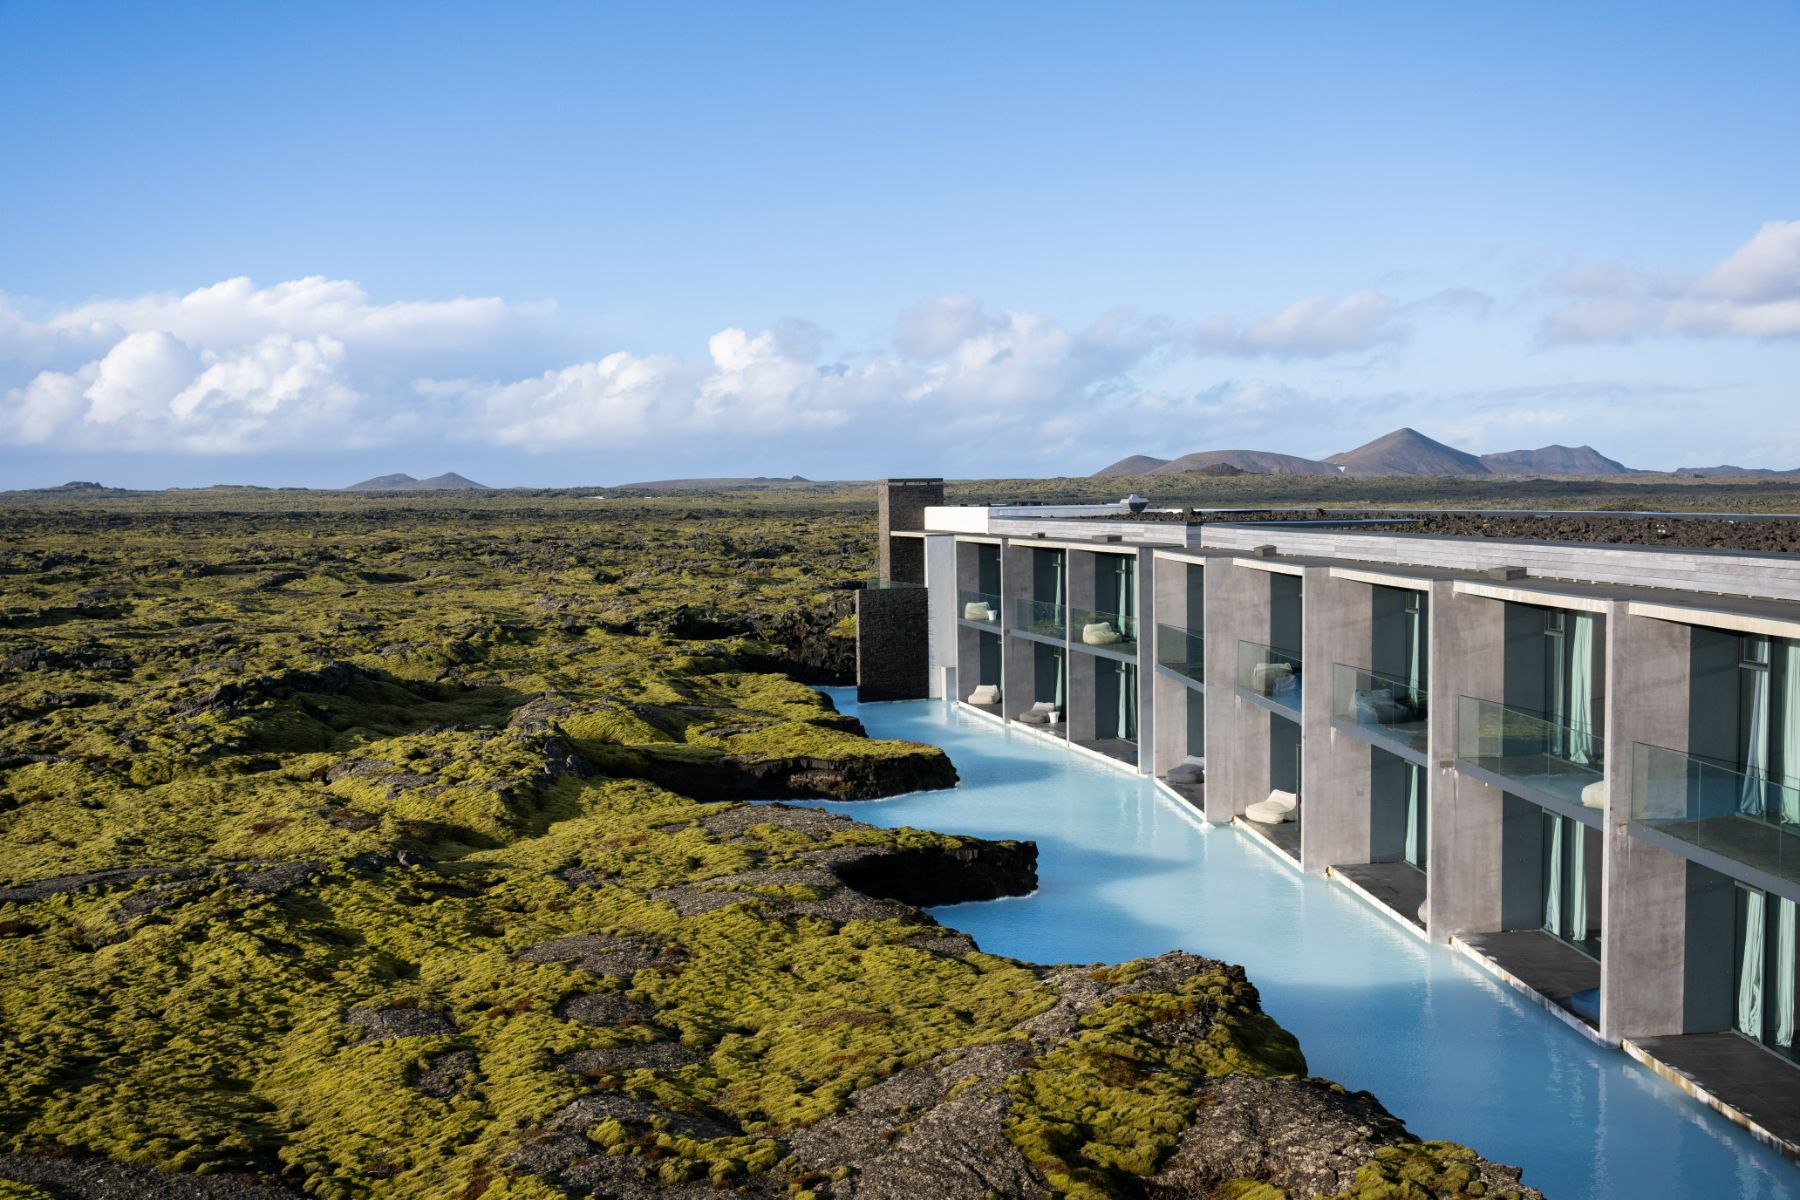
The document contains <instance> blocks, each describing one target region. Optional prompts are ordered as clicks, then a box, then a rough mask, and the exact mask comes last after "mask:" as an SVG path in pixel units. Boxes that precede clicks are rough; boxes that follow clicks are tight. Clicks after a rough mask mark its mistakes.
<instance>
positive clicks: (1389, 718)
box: [1331, 663, 1427, 754]
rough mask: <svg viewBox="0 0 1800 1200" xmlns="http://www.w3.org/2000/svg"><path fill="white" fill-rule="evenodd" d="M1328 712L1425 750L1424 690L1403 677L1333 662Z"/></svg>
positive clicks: (1409, 747)
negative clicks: (1329, 710) (1329, 708)
mask: <svg viewBox="0 0 1800 1200" xmlns="http://www.w3.org/2000/svg"><path fill="white" fill-rule="evenodd" d="M1331 715H1332V716H1333V717H1336V718H1337V719H1338V720H1340V721H1349V722H1350V723H1351V724H1353V725H1361V726H1365V727H1366V728H1369V729H1371V730H1374V731H1375V732H1377V733H1380V734H1381V735H1382V736H1384V737H1387V738H1391V739H1392V740H1394V741H1396V742H1399V743H1400V744H1401V745H1402V746H1405V747H1406V748H1407V749H1409V750H1417V751H1418V752H1419V753H1421V754H1423V753H1424V752H1425V734H1426V728H1427V727H1426V724H1425V722H1426V717H1427V711H1426V705H1425V690H1424V689H1423V688H1416V687H1413V686H1412V685H1411V684H1410V683H1409V682H1407V681H1406V680H1404V679H1400V678H1397V677H1396V676H1393V675H1383V674H1381V673H1380V672H1377V671H1364V670H1362V669H1361V668H1359V667H1347V666H1345V665H1344V664H1343V663H1333V664H1332V667H1331Z"/></svg>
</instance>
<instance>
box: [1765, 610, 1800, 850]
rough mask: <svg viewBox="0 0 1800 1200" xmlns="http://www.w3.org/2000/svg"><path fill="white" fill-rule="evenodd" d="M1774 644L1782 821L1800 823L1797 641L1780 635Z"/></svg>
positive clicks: (1799, 666)
mask: <svg viewBox="0 0 1800 1200" xmlns="http://www.w3.org/2000/svg"><path fill="white" fill-rule="evenodd" d="M1775 644H1776V645H1777V646H1779V647H1781V654H1780V655H1779V656H1776V655H1773V654H1772V655H1770V656H1769V657H1770V658H1771V660H1773V661H1776V662H1779V663H1780V664H1781V680H1780V683H1781V734H1780V741H1778V742H1777V743H1776V746H1777V747H1778V748H1779V749H1780V751H1781V762H1780V771H1781V781H1780V782H1781V792H1780V797H1781V798H1780V809H1781V820H1782V822H1783V823H1784V824H1787V825H1800V778H1796V776H1800V642H1796V641H1793V640H1791V639H1789V638H1782V639H1781V640H1780V641H1778V642H1777V643H1775Z"/></svg>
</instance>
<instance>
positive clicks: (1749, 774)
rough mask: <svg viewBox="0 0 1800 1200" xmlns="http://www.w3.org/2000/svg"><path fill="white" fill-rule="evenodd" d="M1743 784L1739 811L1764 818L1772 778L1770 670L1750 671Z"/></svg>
mask: <svg viewBox="0 0 1800 1200" xmlns="http://www.w3.org/2000/svg"><path fill="white" fill-rule="evenodd" d="M1746 726H1747V728H1748V730H1749V739H1748V744H1747V745H1746V746H1745V747H1744V782H1743V785H1742V786H1741V787H1740V788H1738V811H1739V812H1741V813H1743V814H1744V815H1745V816H1751V817H1760V816H1762V815H1763V808H1764V805H1763V788H1764V787H1765V785H1766V784H1767V781H1768V774H1769V669H1768V668H1767V667H1764V668H1763V669H1761V670H1751V671H1750V713H1749V720H1748V721H1747V722H1746Z"/></svg>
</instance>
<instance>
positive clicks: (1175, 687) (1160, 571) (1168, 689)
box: [1138, 556, 1200, 776]
mask: <svg viewBox="0 0 1800 1200" xmlns="http://www.w3.org/2000/svg"><path fill="white" fill-rule="evenodd" d="M1150 569H1151V570H1152V571H1153V572H1154V576H1153V578H1152V579H1151V580H1150V581H1149V586H1148V587H1146V586H1144V583H1145V581H1144V580H1140V581H1139V586H1138V594H1139V595H1140V596H1148V597H1149V598H1150V608H1149V612H1148V613H1146V615H1145V617H1144V623H1143V627H1142V628H1141V629H1139V630H1138V664H1139V670H1140V671H1141V672H1142V673H1143V676H1144V678H1145V680H1146V681H1148V683H1149V692H1150V697H1151V702H1152V704H1153V705H1154V706H1155V709H1156V721H1155V725H1154V727H1153V729H1154V734H1155V736H1154V739H1153V740H1151V741H1148V742H1146V741H1145V740H1144V739H1143V738H1142V737H1140V738H1139V739H1138V760H1139V761H1140V762H1145V761H1147V762H1148V764H1149V770H1150V773H1151V774H1152V775H1157V776H1161V775H1166V774H1168V771H1169V768H1170V767H1172V766H1174V765H1175V764H1176V763H1178V762H1180V761H1181V760H1182V758H1183V757H1185V755H1186V752H1187V706H1188V704H1189V702H1190V700H1189V696H1188V692H1189V689H1188V688H1186V687H1184V686H1183V685H1181V684H1180V683H1177V682H1176V681H1175V680H1172V679H1166V678H1164V677H1163V675H1162V673H1161V672H1159V671H1158V670H1157V669H1156V626H1157V625H1159V624H1162V625H1175V626H1180V625H1183V624H1185V618H1186V615H1187V564H1186V563H1185V562H1181V561H1179V560H1177V559H1171V558H1155V557H1154V556H1151V567H1150ZM1192 702H1193V703H1196V704H1198V703H1200V697H1199V696H1197V695H1196V696H1193V697H1192ZM1146 749H1147V750H1148V752H1147V753H1146Z"/></svg>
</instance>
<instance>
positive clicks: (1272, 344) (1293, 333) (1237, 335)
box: [1194, 291, 1406, 358]
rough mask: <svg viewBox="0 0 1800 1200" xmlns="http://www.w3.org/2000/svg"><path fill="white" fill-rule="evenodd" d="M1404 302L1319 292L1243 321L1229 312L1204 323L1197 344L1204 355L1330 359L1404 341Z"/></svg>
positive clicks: (1370, 294)
mask: <svg viewBox="0 0 1800 1200" xmlns="http://www.w3.org/2000/svg"><path fill="white" fill-rule="evenodd" d="M1400 312H1401V305H1400V304H1399V302H1397V301H1396V300H1394V299H1393V298H1392V297H1390V296H1385V295H1383V294H1382V293H1380V292H1367V291H1365V292H1355V293H1353V294H1351V295H1348V296H1345V297H1344V298H1343V299H1341V300H1333V299H1330V298H1329V297H1325V296H1314V297H1311V298H1309V299H1306V300H1301V301H1299V302H1298V303H1295V304H1290V305H1289V306H1288V307H1286V308H1284V309H1282V310H1281V311H1280V312H1278V313H1275V314H1273V315H1271V316H1267V317H1264V318H1262V319H1261V320H1258V321H1251V322H1249V323H1247V324H1243V325H1240V324H1238V323H1237V322H1235V321H1233V320H1232V319H1231V318H1229V317H1214V318H1212V319H1211V320H1208V321H1203V322H1201V324H1200V326H1199V327H1198V328H1197V329H1196V330H1195V331H1194V346H1195V348H1196V349H1198V350H1199V351H1200V352H1201V353H1203V354H1221V355H1231V356H1241V357H1257V356H1265V355H1266V356H1268V357H1272V358H1328V357H1330V356H1332V355H1335V354H1351V353H1357V352H1360V351H1364V350H1373V349H1375V348H1376V347H1378V346H1381V345H1384V344H1389V343H1395V342H1400V341H1404V340H1405V338H1406V330H1405V329H1404V328H1403V327H1402V326H1401V325H1400V324H1399V322H1398V320H1397V318H1398V317H1399V315H1400Z"/></svg>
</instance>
